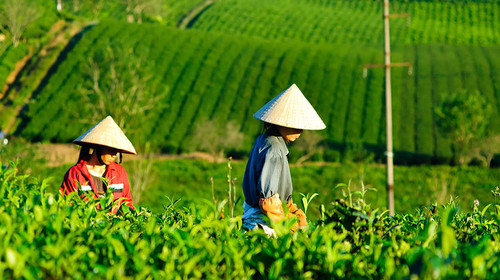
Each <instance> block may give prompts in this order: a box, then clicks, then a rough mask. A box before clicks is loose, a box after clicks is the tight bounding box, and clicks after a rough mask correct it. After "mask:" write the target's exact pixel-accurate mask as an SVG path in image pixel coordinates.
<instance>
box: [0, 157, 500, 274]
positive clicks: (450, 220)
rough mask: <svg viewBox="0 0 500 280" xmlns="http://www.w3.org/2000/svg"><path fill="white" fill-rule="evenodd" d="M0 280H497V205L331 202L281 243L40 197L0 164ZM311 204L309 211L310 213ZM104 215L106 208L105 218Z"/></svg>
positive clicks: (196, 209)
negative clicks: (404, 206) (397, 209)
mask: <svg viewBox="0 0 500 280" xmlns="http://www.w3.org/2000/svg"><path fill="white" fill-rule="evenodd" d="M0 166H1V169H0V228H1V230H0V238H1V239H2V242H1V243H0V256H2V257H1V258H0V277H2V278H25V279H41V278H51V279H52V278H65V279H73V278H74V279H95V278H96V277H97V278H101V279H104V278H106V279H115V278H123V277H131V278H134V279H146V278H147V279H151V278H153V279H166V278H168V279H183V278H190V279H193V278H195V279H198V278H204V279H206V278H232V279H247V278H249V277H265V278H267V279H279V278H284V277H287V278H292V279H303V278H314V279H317V278H330V279H340V278H341V279H345V278H366V279H381V278H397V279H401V278H407V277H419V278H421V279H437V278H482V279H498V277H499V276H500V270H499V267H500V235H499V233H498V223H499V221H500V216H499V215H498V211H499V210H500V209H499V208H500V207H499V206H498V205H488V206H487V207H477V206H476V208H475V209H474V211H473V212H472V213H469V214H464V213H461V212H459V211H458V210H457V208H456V205H454V204H453V203H452V204H449V205H447V206H446V207H441V206H440V207H431V208H428V209H425V208H424V209H422V210H421V211H419V212H417V213H415V214H397V215H396V216H394V217H389V216H388V215H387V212H383V211H380V210H373V209H371V208H370V207H369V206H367V205H366V204H365V201H364V200H362V199H360V198H358V197H356V198H355V199H354V200H353V201H352V203H351V202H349V200H346V201H344V200H343V199H339V200H336V201H335V202H333V203H332V204H330V205H328V206H326V207H325V209H324V210H323V211H322V212H321V218H320V219H319V220H318V221H310V226H309V228H308V229H306V230H304V231H299V232H296V233H291V232H290V229H289V227H290V223H288V224H287V223H283V224H274V225H273V226H274V228H275V230H276V232H277V237H275V238H274V237H271V238H270V237H267V236H266V235H265V234H264V233H263V232H261V231H258V230H257V231H253V232H246V231H244V230H242V229H241V220H240V217H235V218H220V215H219V214H220V213H219V212H218V210H216V208H215V206H214V207H213V208H212V207H203V203H199V202H198V203H196V204H194V205H193V206H191V207H186V208H183V209H179V208H177V207H176V205H175V203H172V204H168V205H166V206H165V209H164V210H163V211H162V212H161V213H159V214H151V213H150V212H149V211H148V210H147V209H145V208H141V209H137V210H136V211H131V210H130V209H129V208H128V207H126V206H124V207H123V208H122V210H121V212H120V213H119V214H118V215H114V214H110V213H109V212H108V208H107V207H109V205H110V198H111V193H110V194H109V195H108V196H107V197H105V198H103V199H100V200H95V201H93V200H90V202H88V203H85V202H83V200H81V199H80V198H79V197H78V196H77V195H73V196H70V197H62V196H60V195H59V194H53V193H50V192H47V188H48V187H50V186H49V185H50V183H48V181H45V180H44V181H37V180H35V179H34V178H33V177H30V176H29V175H22V174H16V168H15V166H12V165H2V164H0ZM313 203H314V202H313ZM103 208H104V209H103Z"/></svg>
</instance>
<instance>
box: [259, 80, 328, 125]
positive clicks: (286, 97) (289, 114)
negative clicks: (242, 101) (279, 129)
mask: <svg viewBox="0 0 500 280" xmlns="http://www.w3.org/2000/svg"><path fill="white" fill-rule="evenodd" d="M253 116H254V117H255V118H256V119H258V120H261V121H264V122H267V123H271V124H276V125H279V126H285V127H291V128H297V129H308V130H319V129H324V128H325V127H326V125H325V123H324V122H323V121H322V120H321V118H320V117H319V115H318V113H316V110H314V108H313V106H312V105H311V103H309V101H307V99H306V97H305V96H304V94H302V92H301V91H300V89H299V88H298V87H297V86H296V85H295V84H293V85H291V86H290V87H289V88H287V89H286V90H285V91H283V92H282V93H280V94H279V95H278V96H276V97H275V98H274V99H273V100H271V101H269V102H268V103H267V104H266V105H264V106H263V107H262V108H260V110H259V111H257V113H255V114H254V115H253Z"/></svg>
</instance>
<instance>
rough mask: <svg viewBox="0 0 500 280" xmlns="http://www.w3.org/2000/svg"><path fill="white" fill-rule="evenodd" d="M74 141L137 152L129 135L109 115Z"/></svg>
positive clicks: (80, 143) (129, 152)
mask: <svg viewBox="0 0 500 280" xmlns="http://www.w3.org/2000/svg"><path fill="white" fill-rule="evenodd" d="M73 143H75V144H78V145H82V144H95V145H101V146H106V147H111V148H115V149H118V150H121V151H122V152H124V153H128V154H134V155H136V154H137V153H136V151H135V149H134V146H132V143H130V141H129V140H128V138H127V136H125V134H124V133H123V131H122V130H121V129H120V127H119V126H118V125H117V124H116V123H115V121H114V120H113V118H112V117H111V116H107V117H106V118H105V119H104V120H102V121H100V122H99V123H98V124H96V125H94V126H93V127H92V128H91V129H89V130H87V131H85V133H84V134H82V135H80V137H78V138H76V139H75V140H74V141H73Z"/></svg>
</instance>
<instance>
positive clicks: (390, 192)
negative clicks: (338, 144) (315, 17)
mask: <svg viewBox="0 0 500 280" xmlns="http://www.w3.org/2000/svg"><path fill="white" fill-rule="evenodd" d="M396 17H409V16H408V14H407V13H404V14H394V15H390V14H389V0H384V58H385V59H384V64H367V65H365V66H364V67H363V77H365V78H366V75H367V74H366V73H367V69H368V68H379V67H384V68H385V112H386V124H387V132H386V133H387V137H386V138H387V151H386V152H385V155H386V156H387V205H388V208H389V214H390V215H391V216H394V163H393V161H394V153H393V151H392V102H391V100H392V97H391V67H398V66H406V67H408V75H411V73H412V72H413V66H412V65H411V63H409V62H398V63H391V45H390V42H391V41H390V36H389V19H390V18H396ZM408 24H409V21H408Z"/></svg>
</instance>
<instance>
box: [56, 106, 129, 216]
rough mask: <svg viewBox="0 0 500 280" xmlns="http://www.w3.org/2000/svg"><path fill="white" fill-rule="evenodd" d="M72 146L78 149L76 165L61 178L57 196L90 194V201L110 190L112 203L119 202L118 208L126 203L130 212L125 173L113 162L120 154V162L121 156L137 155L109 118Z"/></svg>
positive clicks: (75, 141) (76, 140) (127, 182)
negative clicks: (78, 147)
mask: <svg viewBox="0 0 500 280" xmlns="http://www.w3.org/2000/svg"><path fill="white" fill-rule="evenodd" d="M73 143H75V144H78V145H81V146H82V148H81V150H80V156H79V158H78V162H77V164H76V165H74V166H72V167H71V168H70V169H69V170H68V172H66V175H64V180H63V183H62V185H61V188H60V191H61V193H62V194H63V195H68V194H69V193H71V192H78V193H79V194H80V195H81V196H82V197H84V196H85V195H86V194H88V193H91V194H92V195H93V197H94V198H99V197H103V196H104V194H105V193H106V191H107V190H108V189H111V190H112V192H113V201H115V200H117V199H120V198H123V199H122V200H121V201H120V202H119V204H121V203H126V204H127V205H128V206H129V207H130V208H132V209H134V205H133V204H132V195H131V194H130V184H129V181H128V177H127V172H125V169H124V168H123V166H122V165H121V164H119V163H116V162H115V159H116V157H117V155H118V154H120V161H121V153H128V154H134V155H135V154H137V153H136V151H135V149H134V146H133V145H132V143H130V141H129V140H128V138H127V137H126V136H125V134H124V133H123V131H122V130H121V129H120V127H118V125H117V124H116V123H115V121H114V120H113V118H112V117H111V116H108V117H106V118H105V119H104V120H102V121H101V122H99V123H98V124H96V125H95V126H94V127H92V128H91V129H89V130H88V131H86V132H85V133H84V134H82V135H81V136H80V137H78V138H77V139H75V140H74V141H73ZM91 150H92V153H90V151H91ZM116 210H117V207H113V208H112V212H116Z"/></svg>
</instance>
